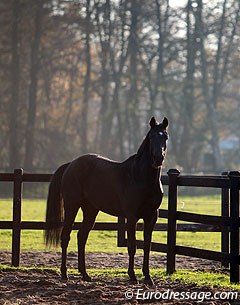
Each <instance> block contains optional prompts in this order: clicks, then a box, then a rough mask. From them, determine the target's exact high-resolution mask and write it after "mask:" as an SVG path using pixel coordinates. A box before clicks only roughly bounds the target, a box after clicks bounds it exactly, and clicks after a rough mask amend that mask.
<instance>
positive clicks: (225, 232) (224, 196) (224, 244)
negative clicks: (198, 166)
mask: <svg viewBox="0 0 240 305" xmlns="http://www.w3.org/2000/svg"><path fill="white" fill-rule="evenodd" d="M227 175H228V172H223V173H222V176H227ZM221 216H224V217H229V189H228V188H222V191H221ZM221 252H222V253H229V228H228V227H225V226H224V227H223V228H222V232H221ZM222 267H225V268H228V267H229V263H228V262H226V261H222Z"/></svg>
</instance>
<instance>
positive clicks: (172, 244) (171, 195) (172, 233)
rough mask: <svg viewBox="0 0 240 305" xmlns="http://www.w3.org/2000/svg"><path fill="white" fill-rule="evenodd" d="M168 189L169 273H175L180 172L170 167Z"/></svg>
mask: <svg viewBox="0 0 240 305" xmlns="http://www.w3.org/2000/svg"><path fill="white" fill-rule="evenodd" d="M167 174H168V176H169V189H168V233H167V273H168V274H173V273H174V271H175V265H176V236H177V177H178V176H179V174H180V172H179V170H177V169H170V170H169V171H168V173H167Z"/></svg>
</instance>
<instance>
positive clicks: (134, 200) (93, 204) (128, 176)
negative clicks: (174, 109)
mask: <svg viewBox="0 0 240 305" xmlns="http://www.w3.org/2000/svg"><path fill="white" fill-rule="evenodd" d="M150 126H151V129H150V131H149V132H148V133H147V135H146V137H145V139H144V140H143V142H142V144H141V146H140V148H139V149H138V152H137V153H136V154H135V155H133V156H131V157H130V158H128V159H127V160H126V161H124V162H115V161H112V160H109V159H106V158H104V157H101V156H99V155H94V154H87V155H84V156H81V157H79V158H77V159H75V160H74V161H72V162H70V163H67V164H64V165H62V166H61V167H59V168H58V169H57V171H56V172H55V173H54V175H53V177H52V180H51V183H50V186H49V193H48V201H47V213H46V225H47V229H46V232H45V241H46V244H50V245H51V244H55V245H57V244H58V243H59V241H60V239H61V247H62V265H61V275H62V279H67V268H66V258H67V247H68V243H69V240H70V233H71V230H72V225H73V222H74V220H75V217H76V215H77V212H78V210H79V208H81V209H82V212H83V221H82V224H81V228H80V230H79V231H78V270H79V272H80V273H81V275H82V277H83V279H84V280H86V281H90V280H91V279H90V277H89V276H88V274H87V272H86V267H85V244H86V241H87V238H88V234H89V232H90V230H91V229H92V227H93V225H94V222H95V219H96V216H97V214H98V212H99V211H102V212H105V213H107V214H110V215H114V216H123V217H125V218H126V219H127V237H128V254H129V267H128V275H129V277H130V281H131V282H136V281H137V280H136V276H135V273H134V256H135V252H136V236H135V233H136V223H137V221H138V220H139V219H140V218H142V219H143V220H144V259H143V269H142V271H143V274H144V281H145V283H147V284H149V285H151V284H152V283H153V282H152V280H151V277H150V274H149V252H150V244H151V238H152V231H153V228H154V225H155V223H156V221H157V217H158V214H157V209H158V208H159V206H160V204H161V201H162V197H163V189H162V184H161V181H160V175H161V168H162V163H163V161H164V157H165V155H166V142H167V138H168V134H167V130H166V129H167V126H168V120H167V118H164V119H163V121H162V123H160V124H159V123H158V122H157V121H156V120H155V118H154V117H152V118H151V120H150ZM62 221H64V223H63V225H62V224H61V222H62Z"/></svg>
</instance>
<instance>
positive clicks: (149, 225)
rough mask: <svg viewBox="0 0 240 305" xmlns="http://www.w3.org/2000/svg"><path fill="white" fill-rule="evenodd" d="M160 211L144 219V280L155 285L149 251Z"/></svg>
mask: <svg viewBox="0 0 240 305" xmlns="http://www.w3.org/2000/svg"><path fill="white" fill-rule="evenodd" d="M157 217H158V212H157V211H155V212H154V214H153V215H152V217H148V218H146V219H144V257H143V269H142V271H143V275H144V282H145V283H146V284H147V285H151V286H152V285H153V281H152V279H151V277H150V274H149V253H150V247H151V240H152V231H153V229H154V226H155V223H156V221H157Z"/></svg>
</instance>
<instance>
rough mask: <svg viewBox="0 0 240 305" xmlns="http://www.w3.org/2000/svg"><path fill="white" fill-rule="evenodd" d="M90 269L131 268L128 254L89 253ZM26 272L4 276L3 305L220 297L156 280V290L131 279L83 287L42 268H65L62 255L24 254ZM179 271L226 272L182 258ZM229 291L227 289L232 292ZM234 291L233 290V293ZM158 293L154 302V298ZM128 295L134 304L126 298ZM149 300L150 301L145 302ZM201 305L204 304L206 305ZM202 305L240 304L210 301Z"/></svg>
mask: <svg viewBox="0 0 240 305" xmlns="http://www.w3.org/2000/svg"><path fill="white" fill-rule="evenodd" d="M86 262H87V267H88V268H101V269H102V268H127V265H128V257H127V254H123V253H87V255H86ZM10 263H11V253H10V252H7V251H4V252H0V264H3V265H7V266H10ZM141 264H142V256H141V255H137V256H136V268H141ZM21 266H26V267H31V269H30V270H28V271H24V270H22V271H20V270H11V269H6V270H2V271H0V304H5V305H7V304H84V305H85V304H91V305H93V304H160V303H161V304H186V305H188V304H199V302H197V301H196V300H195V301H194V300H192V301H189V300H186V299H185V300H179V298H178V299H175V300H174V299H173V298H172V299H170V300H166V299H164V300H161V299H160V298H159V296H160V294H162V293H164V292H165V296H166V293H168V292H169V291H170V290H171V291H173V292H187V291H188V292H190V293H192V292H194V293H195V292H202V291H205V292H206V291H207V292H212V293H215V292H217V291H219V288H218V289H211V288H208V287H197V286H196V285H194V284H191V285H190V284H188V285H186V284H183V283H181V282H178V281H171V280H170V279H167V280H162V279H161V278H154V284H155V285H154V287H151V288H150V287H147V286H145V285H144V284H143V283H141V282H140V283H139V284H135V285H131V284H129V283H128V281H127V280H126V279H123V278H116V277H114V278H113V277H106V276H104V275H103V276H97V277H94V278H93V281H92V282H83V281H82V280H81V278H80V277H79V276H77V275H75V274H74V275H73V274H70V276H69V280H68V282H63V281H61V279H60V277H59V273H58V272H56V271H51V270H41V269H39V268H36V267H43V266H44V267H58V266H60V252H57V253H56V252H47V251H45V252H22V253H21ZM68 267H69V268H77V254H76V253H73V252H70V253H69V254H68ZM150 267H151V268H165V267H166V257H165V256H159V255H151V259H150ZM176 267H177V268H186V269H197V270H211V271H216V270H218V269H219V268H220V264H219V263H215V262H210V261H207V260H200V259H194V258H185V257H178V258H177V266H176ZM227 291H228V289H224V292H227ZM229 291H230V290H229ZM151 292H152V298H150V299H149V295H150V293H151ZM126 293H128V298H127V297H126V295H125V294H126ZM143 297H148V299H147V300H146V299H145V300H143ZM200 304H201V303H200ZM202 304H208V305H210V304H211V305H214V304H234V305H237V304H240V301H239V300H238V301H236V300H235V301H232V302H231V301H220V300H219V301H217V300H210V301H207V300H204V301H203V302H202Z"/></svg>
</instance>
